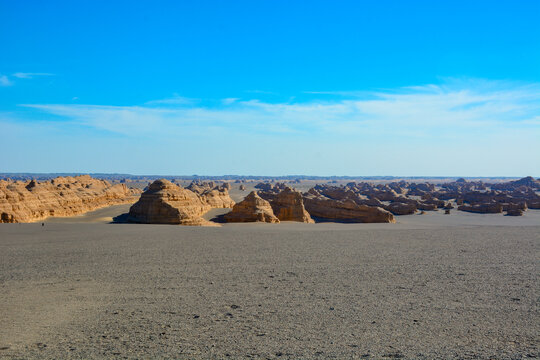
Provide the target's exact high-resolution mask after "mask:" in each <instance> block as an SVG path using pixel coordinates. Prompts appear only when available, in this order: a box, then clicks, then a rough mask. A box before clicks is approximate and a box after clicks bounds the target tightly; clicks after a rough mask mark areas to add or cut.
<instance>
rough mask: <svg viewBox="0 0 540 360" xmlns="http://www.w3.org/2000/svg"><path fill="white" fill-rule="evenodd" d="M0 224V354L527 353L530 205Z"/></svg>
mask: <svg viewBox="0 0 540 360" xmlns="http://www.w3.org/2000/svg"><path fill="white" fill-rule="evenodd" d="M128 208H129V205H119V206H115V207H110V208H106V209H100V210H97V211H94V212H92V213H88V214H85V215H83V216H78V217H73V218H64V219H62V218H56V219H54V220H53V219H49V220H47V221H46V224H45V226H41V224H40V223H37V224H2V225H0V319H1V320H0V358H8V359H11V358H17V359H19V358H24V359H26V358H51V359H52V358H55V359H56V358H115V357H117V358H180V359H184V358H188V359H207V358H216V359H222V358H271V359H273V358H294V359H297V358H301V359H306V358H321V359H326V358H336V359H347V358H359V359H384V358H390V359H391V358H393V359H396V358H406V359H526V358H537V357H539V356H540V355H539V340H538V339H539V334H540V321H539V316H538V305H539V295H540V291H539V290H540V280H539V279H540V278H539V266H538V265H539V263H538V259H539V248H540V211H532V210H530V211H528V212H527V213H526V216H524V217H522V218H509V217H505V216H503V215H500V214H495V215H476V214H466V213H460V212H453V213H452V214H451V215H443V214H442V212H433V213H427V214H426V215H412V216H402V217H398V218H397V219H398V223H397V224H331V223H325V224H297V223H282V224H226V225H224V226H222V227H218V228H197V227H181V226H168V225H136V224H109V223H108V222H110V219H111V218H112V217H113V216H116V215H118V214H121V213H123V212H126V211H127V209H128Z"/></svg>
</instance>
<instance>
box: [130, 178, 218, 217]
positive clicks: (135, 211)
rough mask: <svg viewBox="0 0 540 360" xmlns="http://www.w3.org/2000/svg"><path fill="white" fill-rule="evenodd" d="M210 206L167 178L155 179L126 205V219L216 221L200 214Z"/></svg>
mask: <svg viewBox="0 0 540 360" xmlns="http://www.w3.org/2000/svg"><path fill="white" fill-rule="evenodd" d="M210 209H211V206H210V205H209V204H208V203H207V202H206V201H205V200H204V199H203V198H201V196H199V195H198V194H196V193H194V192H193V191H190V190H188V189H184V188H182V187H180V186H178V185H175V184H173V183H171V182H170V181H168V180H165V179H161V180H156V181H154V182H153V183H152V184H150V186H148V189H147V190H146V191H145V192H144V193H143V194H142V195H141V198H140V199H139V201H137V203H135V204H134V205H133V206H132V207H131V208H130V209H129V215H128V221H130V222H136V223H145V224H178V225H196V226H201V225H206V226H211V225H216V224H214V223H212V222H210V221H207V220H204V219H203V218H202V217H201V215H203V214H204V213H206V212H207V211H208V210H210Z"/></svg>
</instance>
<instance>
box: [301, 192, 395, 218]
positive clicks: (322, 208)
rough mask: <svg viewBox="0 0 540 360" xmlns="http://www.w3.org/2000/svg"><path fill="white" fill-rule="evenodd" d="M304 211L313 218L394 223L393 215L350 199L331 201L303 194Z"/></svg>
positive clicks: (323, 197) (326, 198)
mask: <svg viewBox="0 0 540 360" xmlns="http://www.w3.org/2000/svg"><path fill="white" fill-rule="evenodd" d="M304 204H305V206H306V210H307V211H308V213H309V214H311V216H313V217H317V218H321V219H327V220H335V221H343V222H360V223H394V222H396V221H395V219H394V215H392V213H391V212H389V211H386V210H384V209H381V208H379V207H372V206H367V205H358V204H357V203H356V202H354V201H353V200H350V199H346V200H333V199H330V198H328V197H325V196H322V195H320V196H315V195H313V194H308V193H306V194H304Z"/></svg>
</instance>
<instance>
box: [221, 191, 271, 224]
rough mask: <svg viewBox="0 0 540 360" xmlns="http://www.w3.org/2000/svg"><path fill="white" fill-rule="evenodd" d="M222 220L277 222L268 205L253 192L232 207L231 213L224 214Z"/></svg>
mask: <svg viewBox="0 0 540 360" xmlns="http://www.w3.org/2000/svg"><path fill="white" fill-rule="evenodd" d="M224 219H225V221H227V222H256V221H260V222H267V223H278V222H279V219H278V218H277V217H276V216H275V215H274V211H273V210H272V206H271V205H270V203H269V202H268V201H266V200H264V199H263V198H261V197H260V196H259V195H257V193H256V192H255V191H252V192H251V193H249V195H248V196H246V198H245V199H244V200H242V201H241V202H239V203H237V204H236V205H234V207H233V209H232V211H231V212H230V213H228V214H225V216H224Z"/></svg>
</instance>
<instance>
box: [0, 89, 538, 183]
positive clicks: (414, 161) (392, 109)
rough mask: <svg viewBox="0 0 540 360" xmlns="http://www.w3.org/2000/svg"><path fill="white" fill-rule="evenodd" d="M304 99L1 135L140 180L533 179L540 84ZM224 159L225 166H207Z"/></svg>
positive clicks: (42, 107) (90, 119)
mask: <svg viewBox="0 0 540 360" xmlns="http://www.w3.org/2000/svg"><path fill="white" fill-rule="evenodd" d="M313 95H314V96H312V97H311V100H310V101H304V102H302V101H294V100H289V101H287V102H281V103H272V102H268V101H262V100H257V99H253V100H239V99H234V101H233V99H225V101H224V99H217V100H214V101H207V100H205V101H194V102H189V101H182V99H181V98H179V96H177V95H176V96H175V97H174V98H173V99H176V100H178V101H167V102H159V101H158V102H150V103H147V104H144V105H142V106H105V105H95V104H91V105H81V104H74V103H71V104H27V105H23V106H24V107H25V108H26V110H23V111H20V112H13V113H10V114H7V113H4V114H2V113H1V112H0V128H2V129H4V128H5V129H8V131H9V132H10V134H12V135H13V136H11V137H10V138H9V141H12V143H13V145H12V146H13V147H14V148H16V147H17V146H18V147H19V148H20V149H22V150H21V151H24V149H25V148H33V146H35V143H40V144H43V147H44V148H46V147H47V145H46V144H48V143H51V142H55V141H51V140H50V139H56V140H57V142H58V143H59V144H60V143H63V142H69V143H70V144H71V146H72V147H73V148H77V149H78V150H77V151H78V153H76V155H77V156H75V155H74V156H73V163H74V164H76V165H77V166H79V164H80V160H79V157H83V158H84V157H86V159H87V161H91V160H88V159H89V158H91V156H89V155H88V153H92V154H93V152H94V149H95V148H99V149H101V147H104V149H105V148H106V149H108V150H107V151H108V152H109V153H111V154H117V153H121V154H123V153H124V152H126V151H128V152H129V153H130V154H131V153H133V154H137V156H135V157H134V159H135V158H136V159H137V160H136V162H139V163H141V164H143V165H144V166H148V169H150V170H148V171H154V172H157V170H152V169H157V168H155V167H153V166H154V164H157V163H161V164H162V165H161V167H160V168H159V169H161V170H159V169H158V170H159V171H161V172H163V173H171V172H175V171H176V172H177V173H185V172H186V171H188V172H189V173H193V172H192V170H186V169H193V171H194V172H200V171H206V172H207V173H216V171H217V172H224V173H225V172H228V173H231V172H232V173H235V172H237V173H255V172H256V173H261V174H262V173H266V174H268V173H278V174H279V173H307V174H310V173H311V174H328V175H330V174H349V175H359V174H360V175H361V174H365V175H370V174H371V175H373V174H378V175H384V174H397V175H407V174H408V175H419V174H421V175H452V174H453V175H471V176H476V175H481V176H487V175H492V176H495V175H508V176H516V175H518V174H519V175H527V174H532V175H535V174H536V175H538V174H540V155H539V154H540V142H538V139H540V84H531V83H528V84H524V83H516V82H505V81H486V80H474V79H473V80H471V79H469V80H467V79H461V80H455V79H447V80H445V81H444V82H441V83H440V84H431V85H430V84H428V85H421V86H411V87H407V88H400V89H390V90H377V91H373V92H368V93H364V92H361V93H360V92H359V93H355V94H349V95H348V96H339V97H337V98H336V97H328V96H327V95H323V94H320V95H321V96H318V95H317V94H313ZM303 97H304V98H305V96H303ZM206 104H209V105H206ZM17 116H24V119H25V120H23V118H22V117H19V118H17ZM29 124H31V125H29ZM89 130H95V131H91V132H90V131H89ZM58 139H59V140H58ZM118 144H122V145H118ZM70 148H71V147H70ZM89 149H92V150H89ZM58 151H63V150H58ZM225 151H227V152H229V153H230V156H229V157H228V159H229V160H228V161H216V159H217V158H218V157H219V156H220V155H221V154H222V153H223V152H225ZM45 153H46V151H45ZM34 155H35V154H34V153H32V154H29V155H28V156H30V157H33V156H34ZM44 158H58V156H56V155H55V156H47V157H44ZM62 159H63V157H62ZM133 161H135V160H133ZM119 162H121V161H115V162H114V164H113V165H114V166H117V164H118V163H119ZM113 165H111V166H113ZM143 165H140V166H143ZM133 166H136V165H133ZM156 166H157V165H156ZM173 168H174V169H176V170H174V169H173ZM197 169H199V170H197ZM200 169H203V170H200ZM205 169H206V170H205ZM141 171H142V170H141Z"/></svg>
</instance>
